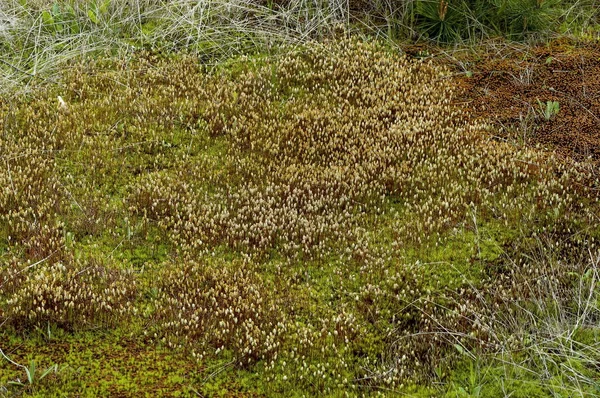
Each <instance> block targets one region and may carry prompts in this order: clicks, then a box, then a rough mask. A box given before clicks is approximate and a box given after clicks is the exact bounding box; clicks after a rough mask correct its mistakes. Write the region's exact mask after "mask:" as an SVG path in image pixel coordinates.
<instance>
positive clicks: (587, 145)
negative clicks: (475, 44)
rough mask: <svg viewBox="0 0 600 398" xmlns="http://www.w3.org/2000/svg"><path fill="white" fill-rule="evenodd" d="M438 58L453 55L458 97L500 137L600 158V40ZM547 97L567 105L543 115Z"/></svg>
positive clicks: (578, 156) (575, 155) (492, 49)
mask: <svg viewBox="0 0 600 398" xmlns="http://www.w3.org/2000/svg"><path fill="white" fill-rule="evenodd" d="M408 52H409V54H410V51H408ZM421 54H422V49H421ZM434 59H435V60H436V62H437V61H440V62H441V63H445V64H446V65H447V64H448V61H450V63H451V65H453V68H454V70H455V72H456V73H455V78H456V80H455V81H456V82H457V83H458V85H459V86H460V87H461V88H462V89H463V90H462V92H461V93H460V94H459V96H458V97H457V99H456V101H457V103H459V104H460V105H461V106H463V107H465V108H466V109H467V110H469V111H470V113H471V114H472V115H474V116H475V117H479V118H483V119H485V120H488V121H489V122H491V123H493V124H495V125H497V126H500V127H501V129H500V133H499V138H500V139H513V140H514V139H516V140H519V141H520V142H523V143H524V144H527V145H536V144H540V145H541V146H543V147H544V148H546V149H548V150H551V151H554V152H555V153H557V154H558V155H560V156H564V157H567V158H572V159H575V160H578V161H582V160H586V159H590V158H591V160H592V161H593V163H595V164H599V163H600V42H595V43H581V42H580V43H577V42H570V41H568V40H564V39H563V40H561V41H554V42H551V43H549V44H546V45H540V46H533V47H525V46H517V45H510V44H507V43H501V44H496V45H494V44H492V45H486V46H484V47H483V48H482V49H480V48H478V49H477V50H474V49H470V50H465V51H464V52H460V51H453V52H452V53H451V54H449V53H448V52H447V51H446V52H442V51H440V52H438V55H437V56H434ZM547 101H558V102H559V104H560V110H559V112H558V114H556V115H554V116H552V117H551V118H550V120H546V118H545V117H544V116H543V108H545V106H546V102H547Z"/></svg>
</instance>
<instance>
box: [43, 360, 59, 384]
mask: <svg viewBox="0 0 600 398" xmlns="http://www.w3.org/2000/svg"><path fill="white" fill-rule="evenodd" d="M52 371H54V373H57V371H58V365H57V364H54V365H52V366H50V367H49V368H48V369H46V370H45V371H44V373H42V375H41V376H40V378H39V380H42V379H43V378H44V377H46V376H48V375H49V374H50V373H51V372H52Z"/></svg>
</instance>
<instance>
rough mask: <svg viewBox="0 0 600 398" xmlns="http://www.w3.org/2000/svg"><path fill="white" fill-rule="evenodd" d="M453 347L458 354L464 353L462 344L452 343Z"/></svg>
mask: <svg viewBox="0 0 600 398" xmlns="http://www.w3.org/2000/svg"><path fill="white" fill-rule="evenodd" d="M454 348H456V351H458V352H459V353H460V354H464V353H465V349H464V348H463V346H462V345H460V344H458V343H457V344H454Z"/></svg>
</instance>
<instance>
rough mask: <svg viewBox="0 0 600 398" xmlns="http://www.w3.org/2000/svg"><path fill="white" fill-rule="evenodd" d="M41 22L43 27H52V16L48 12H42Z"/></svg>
mask: <svg viewBox="0 0 600 398" xmlns="http://www.w3.org/2000/svg"><path fill="white" fill-rule="evenodd" d="M42 22H44V25H54V18H53V17H52V14H50V12H48V11H44V12H42Z"/></svg>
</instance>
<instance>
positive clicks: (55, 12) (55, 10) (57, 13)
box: [52, 3, 62, 17]
mask: <svg viewBox="0 0 600 398" xmlns="http://www.w3.org/2000/svg"><path fill="white" fill-rule="evenodd" d="M61 14H62V11H61V9H60V6H59V5H58V3H54V4H53V5H52V15H53V16H55V17H59V16H60V15H61Z"/></svg>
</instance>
